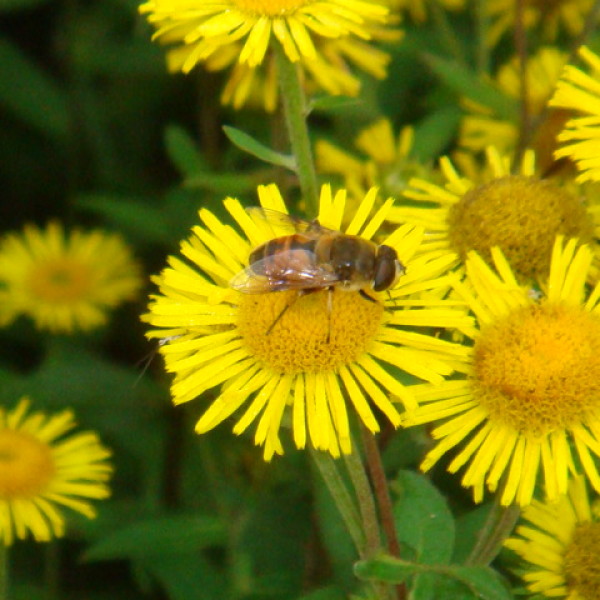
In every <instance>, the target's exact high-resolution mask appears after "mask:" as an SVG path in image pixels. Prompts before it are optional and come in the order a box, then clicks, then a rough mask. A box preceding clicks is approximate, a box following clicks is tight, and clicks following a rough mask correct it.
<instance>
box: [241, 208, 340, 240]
mask: <svg viewBox="0 0 600 600" xmlns="http://www.w3.org/2000/svg"><path fill="white" fill-rule="evenodd" d="M246 212H247V213H248V214H249V215H250V216H251V217H252V218H256V219H259V220H263V221H266V222H267V223H268V224H269V225H271V226H272V227H273V228H274V229H275V231H277V232H278V235H285V234H286V233H288V234H290V233H305V234H316V233H318V232H323V231H332V230H330V229H327V228H326V227H323V226H322V225H320V224H319V222H318V221H317V220H316V219H315V220H313V221H308V220H307V219H302V218H301V217H295V216H293V215H288V214H287V213H282V212H279V211H278V210H273V209H271V208H263V207H262V206H248V207H247V208H246Z"/></svg>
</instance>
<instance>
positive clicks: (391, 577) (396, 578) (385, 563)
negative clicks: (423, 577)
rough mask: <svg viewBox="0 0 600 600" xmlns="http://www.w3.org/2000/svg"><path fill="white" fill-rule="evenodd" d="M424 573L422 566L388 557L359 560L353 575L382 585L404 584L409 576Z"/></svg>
mask: <svg viewBox="0 0 600 600" xmlns="http://www.w3.org/2000/svg"><path fill="white" fill-rule="evenodd" d="M424 571H425V567H423V566H422V565H418V564H416V563H413V562H408V561H405V560H401V559H399V558H394V557H392V556H388V555H382V556H380V557H378V558H374V559H370V560H361V561H358V562H357V563H356V564H355V565H354V574H355V575H356V576H357V577H358V578H359V579H364V580H367V581H371V580H372V581H382V582H384V583H404V582H405V581H407V580H408V579H409V577H411V575H414V574H416V573H420V572H424Z"/></svg>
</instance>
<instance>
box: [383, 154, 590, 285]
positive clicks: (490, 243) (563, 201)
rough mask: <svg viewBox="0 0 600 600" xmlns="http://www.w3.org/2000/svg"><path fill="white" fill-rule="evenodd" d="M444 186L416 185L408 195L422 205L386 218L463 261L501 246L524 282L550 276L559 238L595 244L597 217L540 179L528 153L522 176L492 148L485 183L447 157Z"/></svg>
mask: <svg viewBox="0 0 600 600" xmlns="http://www.w3.org/2000/svg"><path fill="white" fill-rule="evenodd" d="M440 168H441V171H442V173H443V175H444V177H445V179H446V183H445V185H444V186H443V187H442V186H440V185H437V184H436V183H432V182H430V181H427V180H424V179H413V180H412V181H410V187H409V189H408V190H406V191H405V192H404V195H405V196H406V197H407V198H410V199H412V200H416V201H418V202H419V203H422V204H423V207H421V206H396V207H394V208H392V210H390V214H389V216H388V219H389V220H390V221H391V222H393V223H413V224H415V225H419V226H421V227H424V228H425V229H426V230H427V231H428V241H429V243H430V244H431V246H429V245H428V246H425V247H426V248H428V249H429V248H436V249H441V250H446V251H448V250H449V251H453V252H456V253H457V256H459V257H460V259H461V260H463V261H464V260H465V258H466V256H467V254H468V253H469V252H470V251H471V250H475V251H477V252H479V253H480V254H481V255H482V256H483V257H484V258H485V259H486V260H489V259H490V257H491V248H493V247H494V246H498V247H499V248H500V249H501V250H502V251H503V252H504V255H505V256H506V258H507V260H508V262H509V264H510V265H511V268H512V269H513V270H514V271H515V274H516V275H517V276H518V278H519V279H520V280H522V281H529V280H532V279H535V278H539V277H546V276H547V275H548V269H549V266H550V256H551V250H552V246H553V244H554V240H555V238H556V236H557V235H560V234H562V235H565V236H567V237H577V238H578V239H579V240H580V241H581V242H584V243H585V242H592V240H593V237H594V233H595V231H597V230H598V223H597V220H598V217H597V216H596V211H595V210H594V211H592V210H588V209H587V207H586V205H585V203H584V202H583V200H582V198H581V197H580V196H578V195H576V194H575V193H573V190H571V189H570V188H567V187H565V186H562V185H560V184H559V183H557V182H554V181H550V180H548V179H541V178H540V177H538V176H537V175H536V169H535V156H534V154H533V152H531V151H528V152H526V153H525V155H524V158H523V161H522V164H521V166H520V169H519V170H518V173H517V174H511V167H510V162H509V160H508V159H507V158H506V157H503V156H501V155H500V154H499V153H498V152H497V151H496V150H495V149H494V148H489V149H488V151H487V165H486V169H485V170H484V171H483V174H482V177H481V178H480V180H479V181H477V182H474V181H472V180H470V179H469V178H467V177H464V176H463V175H462V174H461V173H460V172H459V171H458V170H457V169H456V168H455V167H454V165H453V164H452V162H451V161H450V160H449V159H448V158H446V157H443V158H442V159H441V160H440Z"/></svg>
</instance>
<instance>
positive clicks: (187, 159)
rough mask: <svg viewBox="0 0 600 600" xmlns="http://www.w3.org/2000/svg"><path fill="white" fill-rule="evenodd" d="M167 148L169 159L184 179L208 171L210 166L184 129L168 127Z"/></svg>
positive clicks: (175, 126)
mask: <svg viewBox="0 0 600 600" xmlns="http://www.w3.org/2000/svg"><path fill="white" fill-rule="evenodd" d="M165 146H166V149H167V154H168V155H169V158H170V159H171V161H172V162H173V164H174V165H175V167H176V168H177V170H178V171H179V173H180V174H181V176H182V177H192V176H194V175H198V174H199V173H201V172H202V171H207V170H208V165H207V164H206V161H205V160H204V158H203V157H202V155H201V154H200V152H199V151H198V148H197V146H196V142H195V141H194V140H193V139H192V137H191V136H190V135H189V134H188V133H187V131H185V129H183V127H179V126H177V125H169V126H168V127H167V129H166V131H165Z"/></svg>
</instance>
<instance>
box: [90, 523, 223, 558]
mask: <svg viewBox="0 0 600 600" xmlns="http://www.w3.org/2000/svg"><path fill="white" fill-rule="evenodd" d="M224 541H225V528H224V526H223V524H222V522H221V521H220V520H219V519H216V518H215V517H198V516H177V517H164V518H162V519H153V520H148V521H141V522H139V523H135V524H134V525H130V526H128V527H124V528H123V529H120V530H118V531H115V532H114V533H112V534H111V535H108V536H107V537H105V538H103V539H102V540H101V541H99V542H98V543H96V544H94V545H93V546H92V547H91V548H90V549H89V550H88V551H87V552H86V553H85V555H84V558H85V560H87V561H98V560H113V559H116V558H137V559H141V558H148V557H156V556H160V555H168V554H175V553H186V552H193V551H197V550H199V549H201V548H206V547H208V546H217V545H221V544H223V543H224Z"/></svg>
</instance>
